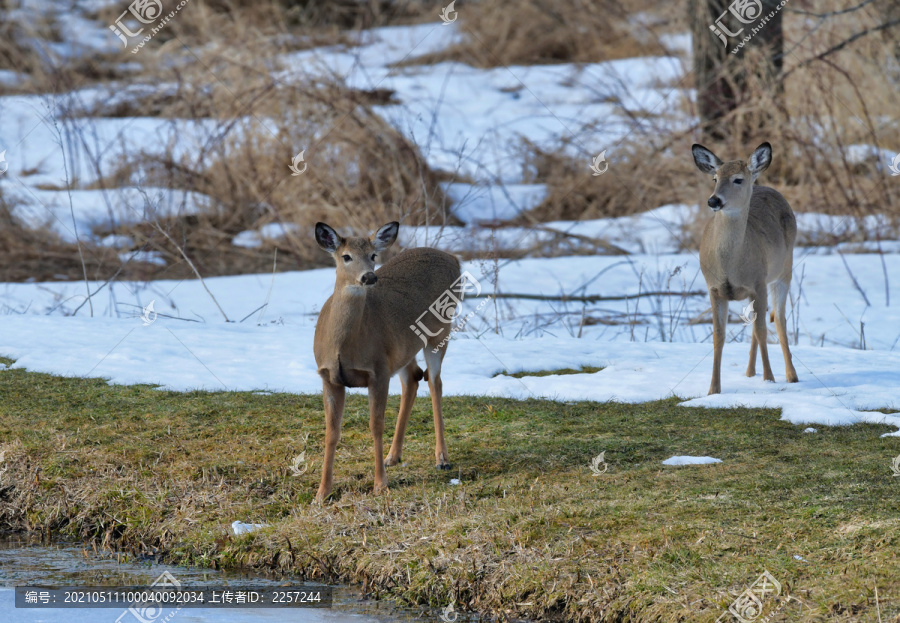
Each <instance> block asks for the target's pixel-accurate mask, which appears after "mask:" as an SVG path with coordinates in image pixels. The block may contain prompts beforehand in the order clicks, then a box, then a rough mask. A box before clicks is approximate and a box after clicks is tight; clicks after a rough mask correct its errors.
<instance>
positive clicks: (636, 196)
mask: <svg viewBox="0 0 900 623" xmlns="http://www.w3.org/2000/svg"><path fill="white" fill-rule="evenodd" d="M190 6H191V10H192V13H191V19H179V20H173V21H172V22H171V23H170V24H169V25H168V26H167V27H166V29H164V30H163V31H161V32H160V34H159V35H158V36H157V37H155V38H154V39H153V40H152V41H151V42H150V44H149V45H148V47H147V48H146V49H144V50H142V52H141V54H138V55H135V56H133V57H132V56H131V55H127V56H128V57H129V58H127V59H126V60H128V61H129V63H130V66H129V67H126V65H127V64H123V63H122V60H123V58H122V56H124V55H114V54H111V55H103V54H100V55H96V56H93V57H90V58H88V59H82V60H78V59H75V60H71V61H65V60H63V61H59V62H56V61H54V62H48V60H47V57H46V54H45V52H46V50H41V49H39V46H37V44H36V43H35V42H39V41H46V42H52V41H55V40H58V39H60V37H62V35H63V34H64V30H62V29H64V28H65V25H64V24H61V23H58V22H57V21H55V20H54V18H53V17H52V16H48V17H47V18H46V19H45V20H43V21H40V20H37V21H34V22H33V23H30V24H28V25H27V26H28V28H27V29H24V30H23V28H22V27H21V26H22V25H21V24H20V23H16V24H14V23H12V22H4V23H3V24H2V25H0V30H2V32H3V33H5V34H6V35H8V36H5V37H0V68H11V69H15V70H16V71H18V72H20V73H21V74H22V75H23V76H24V77H25V79H24V82H22V83H21V84H19V85H18V86H14V87H10V86H6V87H0V89H3V90H2V92H3V93H32V94H47V93H56V94H61V93H70V92H71V91H72V90H73V89H77V88H80V87H84V86H93V87H97V88H99V89H101V90H104V89H105V90H107V91H108V92H109V96H108V97H100V98H81V97H80V96H76V97H68V96H67V97H68V100H67V111H66V113H65V115H64V118H63V119H62V121H63V122H64V123H66V124H69V126H70V127H71V128H72V131H73V133H74V134H75V137H76V140H80V141H81V142H82V143H83V144H84V145H88V144H90V142H91V141H90V139H91V137H90V135H89V134H90V129H89V128H88V127H87V126H88V125H89V122H90V120H91V119H92V118H95V117H100V116H102V117H112V118H121V119H132V118H138V117H151V118H156V119H166V120H167V121H168V129H167V135H166V132H163V135H162V137H161V140H173V139H174V138H176V137H178V136H179V135H180V134H183V133H184V132H186V131H194V130H188V128H191V127H199V126H203V127H204V128H205V130H204V133H203V134H202V135H201V136H198V139H197V141H198V148H197V150H196V152H195V153H192V154H191V155H187V156H186V155H185V154H184V153H181V152H176V151H174V150H168V151H167V152H165V153H163V154H162V155H159V153H158V151H156V155H150V154H149V153H148V154H142V153H133V154H128V156H127V158H125V159H124V160H123V161H122V162H120V163H119V166H118V167H117V169H116V170H113V171H99V170H98V171H96V174H97V175H96V177H97V181H95V182H92V183H91V184H90V185H87V186H83V187H84V188H92V189H98V190H107V189H113V188H119V187H128V186H140V187H142V188H144V189H146V190H147V192H148V195H147V203H146V205H145V206H144V209H145V210H146V212H147V213H148V214H154V213H155V212H154V208H155V206H154V190H153V189H154V188H157V187H164V188H174V189H180V190H184V191H191V192H192V193H197V196H201V195H202V196H204V197H205V199H204V200H203V201H200V202H194V203H189V202H186V204H185V206H184V210H183V212H181V213H178V214H172V215H162V214H156V216H157V218H156V220H155V221H154V222H149V221H143V222H142V221H136V222H124V223H119V224H116V225H112V226H111V225H104V226H102V227H100V228H98V229H97V230H96V231H94V232H92V234H94V236H97V237H100V236H104V235H108V234H123V235H127V236H130V237H131V238H132V240H133V244H132V245H131V246H130V247H128V248H125V249H123V250H122V251H123V252H130V253H134V252H140V251H154V252H157V253H159V254H160V257H162V258H163V259H164V260H165V262H166V266H157V265H153V264H146V263H142V264H140V265H136V266H133V265H132V264H133V262H132V261H131V260H125V261H124V263H123V261H122V260H121V259H120V258H119V256H118V254H117V253H114V252H111V251H110V250H108V249H99V248H98V249H94V248H91V243H90V242H87V241H84V242H85V249H86V251H85V253H86V261H87V262H88V263H89V264H90V262H93V264H91V266H93V269H94V270H93V271H89V276H92V277H94V278H98V279H101V280H103V279H107V278H111V277H112V276H113V275H115V276H116V277H117V278H133V277H141V278H159V277H184V276H190V274H191V271H190V270H189V268H188V267H187V265H186V263H185V262H184V260H183V254H184V253H186V254H188V256H189V257H191V258H193V259H194V261H195V262H196V264H197V265H198V267H200V270H201V272H202V274H204V275H210V276H211V275H223V274H234V273H242V272H260V271H267V270H270V269H271V266H272V259H273V256H274V253H275V250H276V249H277V250H278V251H279V261H278V265H277V269H278V270H290V269H297V268H305V267H310V266H318V265H323V263H324V262H325V260H326V259H327V258H323V257H322V255H321V254H320V253H318V252H317V251H316V249H315V247H314V245H313V244H312V239H311V237H310V236H309V235H308V233H309V227H310V225H311V224H313V223H314V222H315V221H316V220H319V219H326V220H328V222H330V223H334V224H335V225H336V226H338V227H344V228H346V229H347V230H348V231H349V230H354V231H357V232H359V231H366V230H372V229H374V228H375V227H377V226H378V225H380V224H382V223H384V222H386V221H387V220H394V219H396V220H400V221H401V222H403V223H404V224H407V225H410V224H416V225H424V224H435V225H444V224H452V223H453V219H452V217H451V216H450V214H449V211H448V207H449V206H448V205H447V199H446V197H445V196H444V194H443V192H442V191H441V187H440V182H442V181H446V180H450V179H453V177H454V172H452V171H433V170H431V169H430V168H429V167H428V165H427V164H426V163H425V161H424V158H423V157H422V155H421V154H420V153H419V150H418V148H417V147H416V146H415V145H414V144H413V143H412V142H410V141H409V140H408V139H406V138H405V137H404V136H403V135H402V134H401V133H400V132H398V131H397V130H396V129H395V128H393V127H391V126H390V125H389V124H388V123H386V122H385V121H384V120H383V118H382V117H381V116H379V114H377V113H376V112H375V111H374V107H376V106H389V105H391V104H392V103H394V101H395V100H394V96H393V93H392V92H391V91H389V90H386V89H383V88H379V87H378V86H376V87H375V88H373V89H371V90H359V89H354V88H350V87H348V86H347V85H345V84H343V83H342V81H341V78H340V76H337V75H336V76H333V77H332V78H331V79H328V80H322V79H321V78H319V79H316V80H312V79H308V80H305V79H303V78H302V77H297V76H298V75H299V76H302V69H303V68H302V63H300V64H299V65H293V64H292V63H291V62H290V61H288V62H286V63H282V64H279V59H284V58H288V57H286V55H288V54H290V53H292V52H297V51H299V50H304V49H308V48H310V47H314V46H321V45H329V44H331V45H343V46H345V47H346V48H347V49H352V46H353V41H354V36H352V35H353V32H354V29H360V28H364V27H371V26H382V25H394V24H402V23H411V22H418V21H426V20H429V21H434V20H435V18H436V17H437V15H438V13H439V10H438V9H439V8H441V7H437V8H436V7H435V6H432V5H431V4H426V3H423V2H414V1H412V0H410V1H405V2H389V1H387V0H383V1H376V2H366V3H359V2H355V1H351V0H347V1H343V0H342V1H341V2H335V3H314V2H306V1H303V2H279V1H276V0H262V1H260V2H245V1H243V0H235V1H228V2H224V1H219V0H192V2H191V5H190ZM839 8H840V6H839V2H838V1H837V0H829V1H828V2H826V3H825V4H824V5H823V6H821V7H817V8H816V11H821V14H827V13H828V12H829V11H836V10H838V9H839ZM455 9H456V11H457V12H458V24H457V27H458V28H459V30H460V33H461V34H462V35H463V40H462V41H461V42H460V43H459V44H457V45H455V46H452V47H451V48H449V49H447V50H444V51H442V52H438V53H435V54H432V55H428V56H424V57H420V58H417V59H416V60H415V62H416V63H429V62H438V61H458V62H464V63H468V64H471V65H474V66H478V67H500V66H505V65H509V64H540V63H561V62H565V63H582V62H597V61H605V60H610V59H615V58H625V57H633V56H640V55H661V54H668V53H669V52H668V51H667V50H666V49H665V46H663V45H662V43H661V41H662V39H661V36H662V35H663V34H672V33H679V32H683V31H684V30H685V28H686V26H685V20H684V18H683V16H682V15H681V13H680V12H679V11H673V10H671V7H667V8H666V9H660V8H658V7H656V6H655V5H653V4H652V3H647V2H643V0H634V1H629V2H626V3H621V4H620V3H614V2H607V1H604V2H601V3H591V2H585V1H584V0H565V1H564V2H549V1H546V0H516V2H514V3H512V4H510V3H490V2H464V1H463V0H460V1H459V2H458V3H457V4H456V5H455ZM119 12H120V11H119V8H118V7H108V8H106V9H102V10H100V11H99V12H98V13H96V14H94V17H96V18H97V19H99V20H101V21H102V22H111V21H112V20H114V19H115V18H116V17H117V15H118V13H119ZM888 12H890V11H888ZM815 15H819V13H815V14H813V13H811V12H810V11H806V10H805V9H803V8H798V9H797V10H796V11H794V12H790V13H787V14H786V19H785V33H786V36H787V37H788V40H787V41H786V43H785V49H786V50H787V51H788V54H787V56H786V59H785V71H786V82H785V88H784V92H783V93H770V92H767V91H766V90H765V89H764V88H762V87H759V88H757V89H755V90H753V89H751V91H750V92H751V93H752V97H750V98H748V99H747V101H744V102H740V103H739V104H740V105H739V106H738V108H737V110H736V111H735V112H734V113H733V114H732V115H731V116H730V117H728V118H727V119H725V120H723V123H725V124H729V125H733V126H735V127H761V128H762V129H761V130H759V131H758V132H756V133H754V132H736V133H735V136H742V137H743V138H741V139H735V140H733V141H731V142H730V143H729V144H725V145H710V146H711V147H714V148H715V149H717V150H718V151H720V152H723V153H734V154H749V153H750V151H752V149H753V148H754V147H755V146H756V145H757V144H758V143H761V142H762V141H764V140H769V141H771V142H772V143H773V146H774V147H775V160H774V163H773V165H772V167H771V168H770V169H769V171H767V173H766V175H765V177H764V179H763V180H762V183H764V184H767V185H771V186H774V187H776V188H778V189H779V190H780V191H781V192H782V193H783V194H784V195H785V196H786V197H787V198H788V200H789V201H790V203H791V205H792V206H793V207H794V209H795V211H797V212H825V213H829V214H839V215H846V216H847V217H849V218H850V219H858V218H862V217H864V216H867V215H871V214H882V215H885V216H886V223H888V225H889V227H888V228H887V229H885V230H884V231H883V232H882V234H883V236H884V237H887V236H890V235H892V234H896V233H897V228H898V208H897V205H898V201H897V200H898V199H900V197H898V196H897V193H898V190H897V188H896V184H893V185H892V184H890V183H889V181H890V178H889V175H888V172H887V170H886V166H885V164H886V163H885V157H884V151H883V150H888V149H893V146H894V145H896V144H900V118H898V113H897V110H896V107H895V106H893V99H895V98H894V95H895V92H896V85H897V84H898V80H900V65H898V62H897V58H896V56H895V53H894V50H895V46H896V45H897V43H896V42H897V38H896V31H895V30H885V31H883V32H881V33H880V36H878V35H873V36H867V37H862V38H859V39H858V40H854V42H853V43H851V44H849V45H847V46H845V47H843V48H842V49H840V50H838V51H836V52H834V53H829V54H828V55H827V56H825V57H823V58H821V59H818V60H816V59H817V57H818V56H821V55H822V54H823V53H825V52H828V50H830V49H832V48H833V47H835V46H836V45H839V44H840V42H842V41H845V40H847V39H848V38H850V37H852V36H853V34H854V33H857V32H860V31H864V30H866V29H870V28H873V27H874V26H875V24H877V23H878V20H879V19H882V16H881V13H880V12H878V11H876V10H875V9H874V8H872V9H871V10H868V8H866V10H859V11H854V12H851V13H847V14H841V15H839V16H837V17H830V18H828V19H824V20H820V18H819V17H816V16H815ZM36 46H37V47H36ZM756 60H758V59H755V58H754V56H753V53H748V54H746V55H745V62H747V63H749V64H752V63H754V62H756ZM285 75H291V76H293V77H291V78H287V79H286V78H285ZM689 86H690V77H689V76H687V77H686V78H685V79H684V80H683V81H681V82H678V83H676V84H671V85H668V87H670V88H671V89H672V93H678V92H679V90H680V89H683V88H686V87H689ZM664 88H665V87H664ZM613 99H614V101H611V103H612V104H614V105H615V106H616V107H617V112H616V114H617V116H618V117H620V118H621V119H624V120H625V122H626V123H629V122H630V123H631V124H632V128H631V130H630V131H629V132H628V133H627V134H626V136H625V137H624V139H623V140H621V141H616V142H615V143H614V144H611V145H608V146H607V149H608V153H607V154H606V157H607V161H608V163H609V170H608V171H607V172H606V173H605V174H604V175H600V176H594V175H592V174H591V170H590V168H589V167H590V164H591V159H593V158H594V157H595V156H597V154H596V153H581V152H582V151H584V149H585V148H584V146H583V145H582V144H581V143H580V142H579V141H580V138H579V137H578V136H563V137H562V138H561V139H560V143H559V145H557V146H552V145H547V144H542V145H537V144H529V143H527V142H526V143H525V144H524V146H523V149H522V160H523V162H524V163H525V167H524V168H525V171H526V176H525V179H524V181H526V182H531V183H539V184H546V185H547V187H548V196H547V198H546V200H545V201H544V202H543V203H542V205H540V206H539V207H537V208H535V209H534V210H532V211H530V212H528V213H526V214H524V215H522V216H521V217H520V218H519V219H518V221H517V222H516V223H515V224H519V225H528V226H530V227H532V228H540V226H541V224H542V223H545V222H547V221H552V220H560V219H565V220H580V219H589V218H601V217H609V216H622V215H629V214H636V213H640V212H644V211H647V210H651V209H654V208H657V207H659V206H661V205H666V204H671V203H688V204H694V203H699V201H700V200H701V198H702V197H704V196H705V195H704V193H705V191H706V190H708V189H707V188H706V186H707V185H706V182H707V180H705V179H704V178H702V176H699V175H698V174H697V172H696V171H695V170H694V169H693V166H692V164H691V161H690V153H689V146H690V144H691V143H692V142H694V141H696V140H699V139H700V137H699V136H698V134H697V130H696V128H694V127H692V126H691V123H690V122H691V118H692V116H693V115H694V112H695V111H694V108H693V104H692V103H691V101H690V99H689V97H683V98H682V103H681V105H680V110H670V108H672V104H671V103H670V102H671V101H673V100H671V99H668V100H667V101H666V103H665V104H660V105H658V106H657V107H655V108H653V109H650V110H633V109H629V107H628V106H626V105H624V104H623V103H622V102H623V101H627V98H621V99H618V100H616V99H615V98H613ZM629 120H630V121H629ZM685 120H687V121H685ZM686 126H687V127H686ZM586 130H589V131H591V132H599V133H601V134H602V131H603V128H602V127H594V128H586ZM879 150H881V151H879ZM301 151H302V152H303V153H304V160H303V163H302V164H301V165H300V166H303V165H306V167H307V168H306V170H305V172H304V174H302V175H299V176H292V175H291V171H290V170H289V169H288V165H289V164H290V162H291V159H292V158H294V156H296V155H297V154H299V153H300V152H301ZM597 151H599V149H598V150H597ZM75 182H76V183H77V180H75ZM278 224H282V225H283V226H284V235H283V236H280V237H266V236H264V235H259V236H257V240H256V242H254V243H253V244H256V246H250V247H248V246H236V245H234V244H233V241H234V240H235V237H236V236H238V235H240V234H242V232H257V233H259V232H260V231H261V230H263V229H265V228H266V227H267V226H278ZM157 225H159V226H160V227H161V228H162V229H163V230H164V231H165V232H166V233H167V234H169V236H170V237H171V240H174V241H175V243H174V244H173V243H172V242H171V241H170V240H169V239H167V238H166V237H165V236H161V235H159V229H158V228H157ZM699 229H702V224H700V225H698V230H699ZM859 231H871V228H868V229H862V228H846V229H844V230H842V232H841V233H840V235H839V236H838V239H840V240H843V239H846V237H848V236H849V237H851V238H859V237H860V236H861V234H860V233H859ZM830 234H831V232H823V236H824V237H820V238H822V239H826V238H827V237H828V236H827V235H830ZM41 235H43V234H35V236H37V237H40V236H41ZM251 235H252V234H251ZM35 236H19V237H17V238H16V244H15V245H10V246H8V247H7V248H6V249H5V250H4V251H3V253H5V254H6V255H5V256H4V258H3V259H4V260H10V261H4V265H5V266H10V265H11V264H15V261H14V260H15V258H21V257H24V256H23V255H21V254H20V253H19V254H13V252H12V250H11V249H13V248H16V249H20V250H21V249H22V245H23V244H24V243H25V241H28V240H36V238H35ZM836 240H837V239H836ZM681 242H682V246H683V247H687V248H690V247H693V246H695V245H696V236H694V235H692V234H691V232H687V234H686V235H684V236H683V240H681ZM257 243H258V244H257ZM33 244H37V242H34V243H33ZM546 246H547V245H544V248H546ZM591 248H592V249H596V250H598V251H599V252H605V251H604V249H607V248H611V245H609V244H603V243H602V241H600V243H599V244H595V242H594V241H592V242H591ZM44 249H55V251H54V253H53V254H48V253H47V252H46V250H38V249H34V250H32V251H30V252H29V253H28V254H26V255H29V256H30V257H35V258H45V260H41V261H40V262H46V263H47V269H46V270H39V271H38V274H39V275H41V276H42V278H47V276H48V275H50V276H52V275H57V276H68V277H69V278H73V279H74V278H79V277H80V276H81V275H80V273H79V271H78V270H76V269H73V268H72V267H73V266H74V267H76V268H77V266H78V262H72V261H68V260H64V259H59V261H58V262H57V263H58V266H57V267H56V268H53V267H52V266H51V265H50V264H52V263H53V262H56V261H57V260H56V259H54V258H62V257H63V256H65V255H66V253H68V251H67V249H68V247H67V246H66V245H60V244H56V245H55V246H54V245H53V244H49V243H47V244H45V245H44ZM526 252H527V253H530V254H536V255H540V254H541V253H542V252H543V251H542V250H541V248H538V247H535V248H533V249H528V250H527V251H526ZM486 253H488V254H490V253H494V254H496V250H494V251H492V252H491V251H487V252H486ZM58 254H61V255H58ZM476 255H477V254H476ZM91 258H93V259H91ZM35 261H37V260H35ZM40 262H38V264H39V263H40ZM18 265H19V266H23V267H25V266H32V267H34V266H37V264H33V263H32V264H29V263H27V262H26V263H24V264H22V263H20V264H18ZM7 274H8V275H13V274H15V275H18V277H17V278H20V279H25V278H28V277H31V276H34V277H37V275H29V274H28V273H27V272H26V271H25V270H18V269H15V270H13V269H7Z"/></svg>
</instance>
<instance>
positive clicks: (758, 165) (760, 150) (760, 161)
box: [749, 142, 772, 181]
mask: <svg viewBox="0 0 900 623" xmlns="http://www.w3.org/2000/svg"><path fill="white" fill-rule="evenodd" d="M770 164H772V146H771V145H769V143H768V142H766V143H763V144H762V145H760V146H759V147H757V148H756V151H754V152H753V154H752V155H751V156H750V167H749V168H750V175H752V176H753V180H754V181H756V178H757V177H759V174H760V173H762V172H763V171H765V170H766V169H768V168H769V165H770Z"/></svg>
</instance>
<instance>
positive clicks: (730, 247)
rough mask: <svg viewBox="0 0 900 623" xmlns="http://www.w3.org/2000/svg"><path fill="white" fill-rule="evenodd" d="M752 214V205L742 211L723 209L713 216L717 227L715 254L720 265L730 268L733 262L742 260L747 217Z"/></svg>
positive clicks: (714, 224) (714, 225)
mask: <svg viewBox="0 0 900 623" xmlns="http://www.w3.org/2000/svg"><path fill="white" fill-rule="evenodd" d="M749 214H750V206H747V207H745V208H743V209H741V210H740V211H729V212H726V211H725V210H721V211H719V212H717V213H716V214H715V216H714V217H713V227H715V236H714V238H713V240H714V241H715V245H714V247H715V255H716V257H718V258H719V261H720V266H723V267H725V268H726V272H731V271H730V270H728V269H730V268H731V267H732V265H733V262H737V261H740V258H742V257H743V256H744V254H743V247H744V238H745V237H746V235H747V217H748V216H749Z"/></svg>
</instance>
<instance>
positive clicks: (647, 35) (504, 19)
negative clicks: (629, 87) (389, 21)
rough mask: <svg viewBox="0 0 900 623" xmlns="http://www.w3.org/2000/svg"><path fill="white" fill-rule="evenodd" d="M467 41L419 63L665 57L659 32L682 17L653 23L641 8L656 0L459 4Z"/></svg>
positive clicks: (664, 14)
mask: <svg viewBox="0 0 900 623" xmlns="http://www.w3.org/2000/svg"><path fill="white" fill-rule="evenodd" d="M455 8H456V10H457V12H458V18H457V22H458V24H459V26H460V28H461V29H462V32H463V33H464V36H465V39H464V41H463V42H461V43H459V44H457V45H455V46H452V47H450V48H448V49H447V50H444V51H442V52H438V53H435V54H432V55H426V56H422V57H419V58H417V59H415V60H414V61H412V62H414V63H417V64H423V63H435V62H441V61H458V62H462V63H466V64H468V65H472V66H475V67H497V66H506V65H537V64H544V63H592V62H594V63H595V62H599V61H606V60H613V59H618V58H630V57H635V56H648V55H663V54H665V53H666V52H665V49H664V47H663V46H662V45H661V44H660V43H659V40H658V38H657V37H658V33H659V32H660V31H661V30H662V29H672V28H673V27H675V25H676V24H678V23H679V22H680V21H681V20H680V18H681V16H680V15H679V14H678V12H677V11H657V12H655V13H654V15H653V18H652V19H651V20H650V21H651V23H652V28H651V27H650V24H641V23H638V21H637V20H635V19H634V18H635V17H636V16H637V14H638V13H639V12H642V11H650V10H652V9H655V8H656V7H654V6H653V5H652V3H649V2H640V1H631V2H626V3H625V4H623V3H620V2H614V1H613V0H602V1H600V2H594V1H591V0H516V1H514V2H471V3H468V2H467V3H463V2H457V3H456V5H455Z"/></svg>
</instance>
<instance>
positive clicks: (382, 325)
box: [314, 222, 461, 502]
mask: <svg viewBox="0 0 900 623" xmlns="http://www.w3.org/2000/svg"><path fill="white" fill-rule="evenodd" d="M399 228H400V224H399V223H397V222H392V223H388V224H387V225H385V226H384V227H382V228H381V229H379V230H378V231H377V232H375V234H373V235H372V236H371V237H370V238H342V237H341V236H340V235H338V233H337V232H335V231H334V230H333V229H332V228H331V227H329V226H328V225H326V224H325V223H317V224H316V242H317V243H318V245H319V246H320V247H321V248H322V249H323V250H325V251H327V252H328V253H331V255H332V256H333V257H334V261H335V263H336V264H337V279H336V280H335V284H334V294H332V295H331V297H330V298H329V299H328V300H327V301H326V302H325V304H324V305H323V306H322V311H321V312H320V313H319V320H318V322H317V324H316V333H315V339H314V351H315V357H316V366H317V368H318V370H319V375H320V376H321V377H322V390H323V391H322V393H323V399H324V402H325V460H324V464H323V466H322V481H321V483H320V485H319V491H318V493H317V495H316V500H317V501H318V502H322V501H324V500H325V498H327V497H328V495H329V494H330V493H331V489H332V484H333V481H334V453H335V449H336V448H337V444H338V441H339V440H340V437H341V418H342V416H343V414H344V393H345V388H346V387H366V388H368V390H369V428H370V430H371V432H372V438H373V441H374V446H375V492H376V493H378V492H381V491H386V490H387V476H386V474H385V467H386V466H391V465H396V464H398V463H400V461H401V451H402V448H403V435H404V433H405V432H406V423H407V421H408V420H409V415H410V412H411V411H412V407H413V403H414V402H415V399H416V391H417V390H418V387H419V381H420V380H422V378H423V377H424V378H425V379H426V380H427V381H428V388H429V390H430V391H431V405H432V409H433V411H434V429H435V435H436V441H435V449H434V455H435V460H436V462H437V467H438V468H439V469H450V462H449V458H448V454H447V444H446V442H445V441H444V418H443V414H442V412H441V388H442V385H441V362H442V361H443V359H444V354H445V353H446V352H447V343H448V342H449V340H448V339H446V338H448V337H449V335H450V329H451V325H450V320H452V318H453V316H454V314H455V313H456V309H455V305H454V302H455V301H456V299H455V298H453V297H452V296H450V297H449V298H448V296H447V293H448V292H449V291H451V288H454V287H456V286H457V285H458V284H459V283H460V267H459V260H457V259H456V258H455V257H453V256H452V255H449V254H447V253H444V252H442V251H438V250H436V249H430V248H417V249H408V250H406V251H403V252H402V253H400V254H399V255H396V256H395V257H393V258H391V259H390V260H388V261H387V262H385V263H384V264H383V265H382V266H381V268H379V269H378V270H375V259H376V257H377V256H378V254H379V253H381V252H382V251H384V250H385V249H387V248H388V247H390V246H391V245H392V244H394V241H395V240H396V239H397V232H398V231H399ZM460 298H461V297H460ZM434 310H438V311H434ZM429 311H431V312H433V313H425V312H429ZM423 347H424V348H425V364H426V367H427V369H428V372H427V373H425V374H424V375H423V373H422V369H421V368H419V366H418V365H417V364H416V355H417V354H418V352H419V351H420V350H422V349H423ZM395 374H399V375H400V382H401V384H402V394H401V397H400V413H399V414H398V416H397V429H396V431H395V433H394V441H393V443H392V444H391V448H390V451H389V452H388V455H387V457H386V458H384V455H383V447H382V435H383V433H384V411H385V406H386V403H387V397H388V385H389V383H390V379H391V377H392V376H393V375H395Z"/></svg>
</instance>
